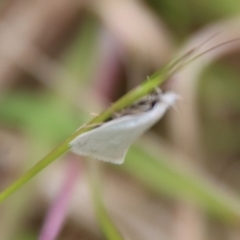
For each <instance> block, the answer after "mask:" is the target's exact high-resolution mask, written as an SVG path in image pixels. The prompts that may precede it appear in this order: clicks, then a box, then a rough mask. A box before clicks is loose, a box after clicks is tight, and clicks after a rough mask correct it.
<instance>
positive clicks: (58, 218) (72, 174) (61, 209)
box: [38, 157, 80, 240]
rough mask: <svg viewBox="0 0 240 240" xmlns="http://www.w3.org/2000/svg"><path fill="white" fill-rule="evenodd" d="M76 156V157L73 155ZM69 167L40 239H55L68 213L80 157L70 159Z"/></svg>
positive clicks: (77, 174)
mask: <svg viewBox="0 0 240 240" xmlns="http://www.w3.org/2000/svg"><path fill="white" fill-rule="evenodd" d="M71 158H74V157H71ZM68 161H69V166H68V167H69V168H68V171H66V172H67V173H66V178H65V180H64V182H63V184H62V186H61V189H60V192H59V194H58V196H57V197H56V199H55V202H54V203H53V205H52V206H51V208H50V209H49V212H48V214H47V217H46V220H45V222H44V225H43V228H42V230H41V233H40V236H39V238H38V240H54V239H56V237H57V236H58V234H59V232H60V230H61V228H62V225H63V223H64V220H65V218H66V215H67V209H68V205H69V201H70V198H71V195H72V192H73V188H74V186H75V184H76V182H77V179H78V176H79V169H80V168H79V159H68Z"/></svg>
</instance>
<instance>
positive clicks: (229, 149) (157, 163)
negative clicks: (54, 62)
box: [0, 0, 240, 240]
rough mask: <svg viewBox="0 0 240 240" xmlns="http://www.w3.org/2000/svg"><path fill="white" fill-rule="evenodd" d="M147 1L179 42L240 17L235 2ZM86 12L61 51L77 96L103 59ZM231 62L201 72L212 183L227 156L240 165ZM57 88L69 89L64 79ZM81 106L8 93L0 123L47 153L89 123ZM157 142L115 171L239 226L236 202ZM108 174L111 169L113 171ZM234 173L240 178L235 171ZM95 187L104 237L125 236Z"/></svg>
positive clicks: (51, 95) (237, 98)
mask: <svg viewBox="0 0 240 240" xmlns="http://www.w3.org/2000/svg"><path fill="white" fill-rule="evenodd" d="M145 4H146V6H148V7H149V8H151V9H152V10H153V11H154V12H155V13H156V14H157V16H159V18H161V19H162V20H163V22H164V24H166V26H167V28H168V30H169V31H170V32H171V33H172V35H173V36H174V37H173V40H174V41H175V42H176V43H177V45H178V44H180V42H181V41H182V40H187V39H188V38H189V37H190V35H191V33H192V32H194V31H196V29H199V28H201V27H203V26H205V25H207V24H209V23H211V22H213V21H217V20H221V19H227V18H230V17H233V16H235V15H239V12H240V3H239V2H238V1H235V0H229V1H225V0H221V1H218V2H213V1H212V2H211V1H206V0H205V1H190V0H182V1H173V0H169V1H168V0H163V1H157V0H149V1H146V2H145ZM89 15H90V16H87V17H86V19H84V21H83V23H82V26H81V29H80V30H79V32H78V34H76V37H75V38H74V39H73V42H72V43H71V44H70V46H68V48H67V51H65V52H64V57H63V59H62V64H63V65H64V67H65V68H66V69H67V71H68V72H69V74H70V75H71V76H74V77H75V79H76V80H77V81H76V82H75V83H74V87H73V88H72V89H71V88H70V91H72V95H75V94H78V89H81V90H82V91H83V92H84V91H85V88H86V87H91V85H92V84H93V83H94V81H93V80H92V78H94V74H95V70H96V67H97V66H98V64H99V62H101V56H99V47H100V46H99V39H100V36H99V35H100V34H99V32H100V31H101V27H102V25H101V22H99V19H97V18H95V16H92V13H91V14H89ZM125 57H126V58H128V57H129V56H125ZM229 59H230V60H231V56H229V58H228V59H227V60H225V61H219V62H218V63H216V64H214V65H211V66H209V68H208V69H207V70H206V71H205V72H204V73H203V74H202V76H201V81H200V83H199V96H198V97H199V98H198V101H199V106H200V110H199V120H200V123H201V129H202V132H201V134H202V140H203V141H202V142H203V145H204V151H205V153H206V155H207V157H206V163H204V164H203V166H202V167H203V168H205V167H206V169H207V170H206V172H208V173H209V175H211V177H213V178H214V177H215V175H217V172H218V171H219V172H220V171H221V166H223V168H224V166H225V163H228V162H227V160H228V158H230V161H231V160H232V158H237V160H239V156H240V152H239V145H240V125H239V117H240V114H239V113H240V94H239V89H240V81H239V69H238V65H239V61H238V60H236V61H235V62H234V63H233V62H231V61H230V60H229ZM235 65H236V66H237V67H236V66H235ZM124 70H125V71H126V69H124ZM58 84H59V85H62V86H63V88H65V87H66V89H67V88H68V84H66V82H59V83H58ZM69 85H70V83H69ZM85 105H86V106H87V103H84V102H81V103H79V106H80V108H81V107H82V111H81V110H80V109H76V108H74V107H73V105H72V104H71V103H70V101H68V102H67V101H66V100H64V98H63V97H61V95H60V94H59V95H58V94H57V93H56V92H54V91H50V90H49V89H47V87H46V89H45V88H44V91H42V90H41V91H39V92H38V91H32V92H31V91H22V90H21V91H19V90H16V89H15V90H14V91H11V90H10V91H6V92H4V94H1V101H0V116H1V119H0V121H1V126H2V127H3V128H7V129H17V130H20V131H22V132H24V133H25V134H27V135H28V136H30V138H31V139H32V141H33V143H32V145H33V146H34V145H35V146H34V147H33V148H36V149H37V148H38V147H39V146H38V144H39V143H40V142H42V143H43V145H44V146H45V147H46V148H52V147H54V146H55V145H56V144H57V143H59V142H62V141H63V140H65V139H66V138H67V137H68V136H69V135H70V134H71V133H73V132H74V131H75V130H76V129H77V128H78V127H79V126H80V125H82V124H84V123H85V122H86V120H87V119H89V117H90V116H89V114H88V113H86V112H85V111H84V110H83V109H86V106H85ZM89 112H91V109H89ZM155 144H156V138H153V139H151V137H149V139H145V140H144V141H142V142H140V143H138V144H136V145H135V146H133V147H132V148H131V150H130V151H129V153H128V155H127V159H126V161H125V163H124V165H122V166H121V167H117V170H122V171H124V172H127V173H128V175H129V176H131V177H133V178H134V179H135V180H137V181H138V182H139V183H140V184H142V186H143V188H147V189H148V190H151V191H153V192H155V193H156V194H157V195H158V197H159V198H161V197H162V196H163V195H164V196H165V195H166V196H167V198H171V199H177V200H186V199H187V200H191V201H192V202H193V203H194V204H196V205H198V206H199V208H200V209H202V208H204V209H206V210H207V211H208V212H210V213H211V214H213V215H214V216H217V217H218V219H220V220H222V221H224V222H225V223H229V222H232V221H233V222H234V223H236V219H237V221H239V217H240V200H239V199H238V197H236V196H234V195H233V194H231V193H228V192H227V191H222V190H219V189H218V187H216V186H215V185H214V184H213V183H212V181H210V180H209V178H208V177H205V175H199V174H198V173H196V172H197V171H196V172H195V170H196V169H195V170H194V168H193V169H190V170H189V169H184V166H179V164H175V163H174V160H175V159H172V158H171V157H170V156H169V155H168V154H165V152H167V151H169V152H171V151H172V150H167V149H163V148H162V147H161V146H156V145H155ZM39 148H40V147H39ZM41 151H42V149H41ZM36 152H38V151H36ZM229 156H230V157H229ZM232 156H233V157H232ZM35 157H36V158H38V155H37V154H36V156H35ZM219 159H220V160H221V161H220V160H219ZM218 160H219V161H218ZM195 168H198V166H195ZM113 169H114V170H113V171H116V169H115V168H113ZM230 171H231V169H230ZM234 171H235V174H236V175H237V176H238V175H239V172H238V171H237V169H234ZM230 175H231V173H230ZM238 181H239V180H238V179H237V178H235V179H234V182H235V183H236V186H234V184H232V185H230V187H233V186H234V187H235V188H236V189H237V190H236V192H239V188H237V187H239V186H238V184H239V182H238ZM92 190H93V191H94V193H93V196H94V199H95V200H96V202H95V204H96V208H97V213H98V220H99V221H100V224H99V225H100V226H101V227H102V229H103V232H105V233H106V236H107V237H108V239H113V240H114V239H122V238H121V236H120V234H119V236H118V230H117V229H116V227H115V223H114V219H112V218H111V217H110V215H109V213H108V209H107V208H106V207H105V206H104V204H102V199H101V194H102V193H99V192H98V191H99V189H98V187H97V185H96V187H93V189H92ZM80 207H81V206H80ZM12 217H14V216H12ZM112 232H113V233H114V234H113V235H112V234H111V233H112ZM35 238H36V236H35V234H31V233H29V232H26V233H24V235H23V236H21V237H20V238H19V239H20V240H23V239H24V240H31V239H35ZM4 240H5V239H4ZM6 240H8V239H6Z"/></svg>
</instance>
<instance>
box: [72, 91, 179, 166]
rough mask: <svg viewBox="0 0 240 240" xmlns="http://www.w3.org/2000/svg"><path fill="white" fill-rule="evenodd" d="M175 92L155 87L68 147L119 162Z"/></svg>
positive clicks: (175, 95) (74, 150)
mask: <svg viewBox="0 0 240 240" xmlns="http://www.w3.org/2000/svg"><path fill="white" fill-rule="evenodd" d="M177 99H178V95H177V94H175V93H173V92H167V93H162V91H161V90H160V89H159V88H157V89H155V90H154V91H153V92H152V93H150V94H149V95H147V96H146V97H143V98H142V99H140V100H138V101H136V102H135V103H133V104H132V105H131V106H129V107H127V108H125V109H123V110H121V111H119V112H116V113H114V114H113V116H112V118H111V119H110V120H109V121H107V122H105V123H103V124H102V125H100V126H98V127H96V128H94V129H92V130H90V131H89V132H86V133H83V134H81V135H79V136H77V137H76V138H75V139H73V140H72V141H71V142H70V150H71V151H72V152H73V153H76V154H78V155H82V156H88V157H92V158H95V159H98V160H102V161H105V162H110V163H115V164H122V163H123V162H124V159H125V156H126V153H127V151H128V149H129V147H130V146H131V144H132V143H133V142H134V141H135V140H136V139H137V138H138V137H139V136H141V135H142V134H143V133H144V132H145V131H146V130H148V129H149V128H151V127H152V126H153V125H154V124H155V123H156V122H158V121H159V120H160V119H161V118H162V117H163V115H164V114H165V112H166V111H167V109H168V108H169V107H171V106H172V105H173V104H174V103H175V102H176V100H177Z"/></svg>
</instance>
